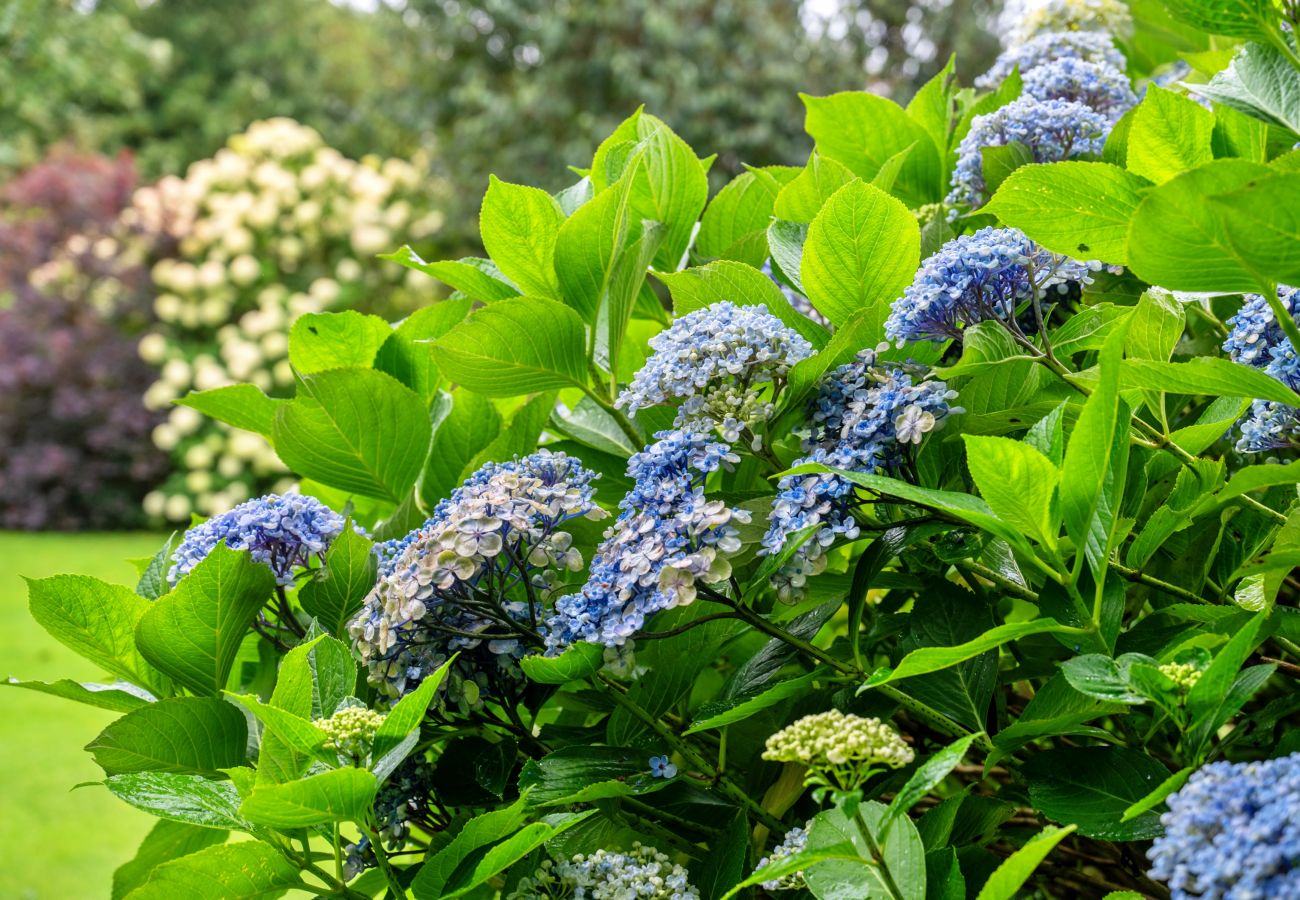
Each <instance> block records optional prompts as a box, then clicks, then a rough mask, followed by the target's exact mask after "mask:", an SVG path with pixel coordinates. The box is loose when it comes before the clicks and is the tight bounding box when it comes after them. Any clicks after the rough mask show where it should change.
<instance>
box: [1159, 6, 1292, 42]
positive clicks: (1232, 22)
mask: <svg viewBox="0 0 1300 900" xmlns="http://www.w3.org/2000/svg"><path fill="white" fill-rule="evenodd" d="M1163 3H1164V5H1165V9H1167V10H1169V14H1170V15H1172V16H1173V17H1174V18H1175V19H1177V20H1179V21H1180V22H1185V23H1187V24H1188V25H1191V26H1192V27H1193V28H1196V29H1197V30H1199V31H1208V32H1209V33H1210V34H1226V35H1229V36H1231V37H1239V38H1253V39H1264V40H1268V39H1269V38H1270V37H1272V36H1273V35H1274V34H1276V33H1277V30H1278V28H1277V22H1278V14H1277V10H1276V9H1275V7H1274V5H1273V3H1272V0H1163Z"/></svg>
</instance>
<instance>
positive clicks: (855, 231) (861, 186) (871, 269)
mask: <svg viewBox="0 0 1300 900" xmlns="http://www.w3.org/2000/svg"><path fill="white" fill-rule="evenodd" d="M920 258H921V231H920V228H919V227H918V226H917V224H916V219H915V218H914V217H913V216H912V214H911V212H909V211H908V209H907V207H906V206H904V205H903V204H902V203H900V202H899V201H897V200H895V199H894V198H893V197H891V196H889V195H888V194H886V193H885V192H884V191H881V190H879V189H877V188H873V187H872V186H871V185H869V184H866V183H864V182H853V183H851V184H848V185H845V186H844V187H842V188H840V189H839V190H838V191H836V193H835V195H834V196H833V197H831V199H830V200H828V201H827V202H826V205H825V206H824V207H823V208H822V211H821V212H820V213H818V214H817V218H815V219H814V220H813V222H812V225H810V226H809V228H808V240H807V242H806V243H805V244H804V251H803V260H802V264H801V268H800V272H799V274H800V278H801V280H802V281H803V285H804V288H805V289H806V293H807V295H808V299H809V300H810V301H811V302H812V304H813V306H815V307H816V308H817V310H818V311H819V312H821V313H822V314H823V315H824V316H826V318H828V319H830V320H831V321H832V322H834V323H836V324H842V323H844V322H845V321H847V320H848V319H849V318H850V317H851V316H852V315H854V314H855V313H858V312H862V311H865V312H866V314H867V315H869V316H872V317H873V318H874V319H875V320H877V321H878V322H879V333H880V339H883V338H884V323H885V319H886V318H888V317H889V307H890V304H891V303H893V301H894V300H895V299H897V298H898V297H900V296H901V295H902V293H903V289H904V288H905V287H907V286H908V285H909V284H911V283H912V278H913V276H914V275H915V274H916V268H917V266H918V265H920Z"/></svg>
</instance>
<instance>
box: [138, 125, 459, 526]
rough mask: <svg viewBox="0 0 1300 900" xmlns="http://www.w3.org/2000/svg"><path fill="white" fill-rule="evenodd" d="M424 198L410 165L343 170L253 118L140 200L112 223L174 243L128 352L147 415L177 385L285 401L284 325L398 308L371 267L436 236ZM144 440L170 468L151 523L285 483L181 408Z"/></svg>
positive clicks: (254, 449)
mask: <svg viewBox="0 0 1300 900" xmlns="http://www.w3.org/2000/svg"><path fill="white" fill-rule="evenodd" d="M437 196H438V194H437V188H436V186H434V187H431V186H430V182H429V180H428V179H427V178H426V177H425V172H424V169H423V167H422V166H420V165H419V163H418V161H417V162H415V163H410V162H406V161H403V160H398V159H379V158H376V157H366V158H365V159H362V160H359V161H358V160H351V159H348V158H346V157H344V156H343V155H342V154H340V153H339V152H338V151H336V150H334V149H332V148H331V147H329V146H327V145H326V144H325V142H324V141H323V140H322V138H321V136H320V135H319V134H318V133H317V132H316V131H314V130H313V129H311V128H308V127H306V126H303V125H300V124H298V123H297V122H294V121H293V120H291V119H283V118H281V119H271V120H268V121H265V122H257V123H254V124H253V125H251V126H250V127H249V128H248V130H247V131H245V132H244V133H242V134H238V135H235V136H234V137H232V138H231V139H230V142H229V144H228V146H226V147H225V148H223V149H222V150H220V151H218V152H217V154H216V155H215V156H214V157H213V158H212V159H208V160H202V161H200V162H197V163H195V164H194V165H192V166H191V167H190V169H189V171H188V173H187V174H186V176H185V177H184V178H175V177H169V178H164V179H163V180H162V181H161V182H159V183H158V184H157V185H155V186H153V187H150V188H146V189H142V190H141V191H139V192H138V193H137V195H136V198H135V202H134V204H133V206H132V207H131V208H130V209H128V210H127V211H126V213H125V214H124V217H123V218H124V225H126V226H128V227H133V228H136V227H140V225H141V224H142V223H147V222H154V221H159V220H164V221H167V222H168V223H169V226H170V228H171V230H172V232H173V233H175V234H178V235H179V250H178V252H177V253H176V255H175V256H174V257H172V256H168V257H166V258H163V259H160V260H158V261H157V262H156V263H155V264H154V266H153V270H152V272H153V281H154V286H155V289H156V291H157V296H156V298H155V300H154V312H155V314H156V316H157V320H158V322H157V327H156V328H155V329H154V330H153V331H152V332H151V333H149V334H147V335H146V336H145V337H144V338H143V339H142V340H141V341H140V355H141V356H142V357H143V358H144V359H145V361H146V362H149V363H150V364H152V365H155V366H157V368H158V376H159V377H158V380H157V381H156V382H155V383H154V384H153V385H152V386H151V387H150V388H149V390H148V391H147V393H146V395H145V403H146V405H148V406H149V407H150V408H152V409H166V408H168V407H171V406H172V402H173V401H174V400H176V399H178V398H180V397H183V396H185V394H186V393H188V392H189V391H191V390H208V389H211V388H216V387H222V386H225V385H230V384H235V383H239V382H251V383H252V384H255V385H257V386H258V387H259V388H261V389H262V390H264V391H266V392H267V393H269V394H271V395H272V396H275V395H283V394H286V393H289V392H290V388H291V386H292V383H293V370H292V368H291V366H290V363H289V358H288V338H287V334H288V331H289V328H290V327H291V325H292V324H293V322H294V320H296V319H297V318H298V317H299V316H302V315H303V314H305V313H318V312H325V311H328V310H333V309H358V308H359V309H363V310H367V311H377V312H381V313H384V314H386V315H389V316H393V315H397V316H400V315H401V314H402V312H404V311H406V310H409V309H410V308H412V307H413V305H414V298H413V294H411V293H410V292H409V291H408V289H407V280H406V275H407V273H406V272H405V270H403V269H401V268H400V267H399V266H397V265H395V264H392V263H387V262H381V261H378V260H376V259H375V256H376V255H377V254H379V253H382V252H384V251H386V250H390V249H392V247H394V246H396V245H398V244H400V243H405V242H408V241H414V242H416V243H417V244H418V243H419V242H422V241H426V240H428V239H429V238H431V237H432V236H433V235H435V234H436V233H437V232H438V231H439V229H440V228H441V226H442V214H441V212H439V211H438V209H437V204H436V200H437ZM153 439H154V443H156V444H157V445H158V447H160V448H162V449H163V450H165V451H167V452H169V453H171V454H172V457H173V459H174V461H175V471H174V473H173V475H172V477H171V478H170V479H169V480H168V481H167V482H166V483H165V484H163V485H162V486H161V487H159V488H158V489H157V490H155V491H153V492H152V493H150V494H149V496H148V497H147V498H146V500H145V507H146V511H147V512H148V513H149V514H150V515H151V516H155V517H160V518H164V519H167V520H169V521H173V522H184V521H186V520H188V519H189V517H190V515H191V514H192V513H197V514H199V515H203V516H209V515H212V514H214V513H218V512H222V511H224V510H226V509H229V508H230V507H232V506H234V505H236V504H238V503H240V502H241V501H243V500H246V499H248V498H249V497H250V496H254V495H256V494H259V493H262V492H263V491H264V490H265V489H267V488H270V487H275V488H277V489H283V488H284V487H285V486H287V485H286V484H285V483H284V482H288V481H289V480H288V479H287V478H286V477H285V469H284V466H283V465H282V464H281V463H280V461H279V459H278V458H277V457H276V455H275V453H274V451H272V450H271V448H270V446H269V445H268V444H267V443H266V441H264V440H263V439H262V438H260V437H259V436H257V435H254V434H251V433H248V432H240V431H237V430H235V429H231V428H230V427H228V426H226V425H222V424H219V423H213V422H210V421H204V420H203V417H201V416H200V415H199V414H198V413H197V412H195V411H194V410H191V409H187V408H185V407H173V408H172V409H171V412H170V414H169V416H168V419H167V421H165V422H164V423H162V424H161V425H159V426H158V427H157V428H156V429H155V430H154V433H153Z"/></svg>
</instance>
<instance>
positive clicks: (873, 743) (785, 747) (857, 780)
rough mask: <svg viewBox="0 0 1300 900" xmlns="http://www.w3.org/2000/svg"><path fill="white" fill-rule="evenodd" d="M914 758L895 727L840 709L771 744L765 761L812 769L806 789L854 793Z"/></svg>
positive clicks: (791, 728)
mask: <svg viewBox="0 0 1300 900" xmlns="http://www.w3.org/2000/svg"><path fill="white" fill-rule="evenodd" d="M915 756H916V754H915V753H913V752H912V748H911V747H909V746H908V745H907V742H906V741H904V740H903V738H902V736H901V735H900V734H899V733H898V732H897V731H895V730H894V729H893V728H892V727H891V726H889V725H887V724H886V723H884V722H882V721H881V720H880V719H876V718H862V717H861V716H856V715H853V714H852V713H847V714H846V713H842V712H840V711H839V710H838V709H831V710H827V711H826V712H822V713H814V714H812V715H808V716H804V717H803V718H802V719H798V720H796V721H795V722H793V723H791V724H790V725H787V726H786V727H785V728H783V729H781V730H780V731H778V732H777V733H776V734H773V735H772V736H771V737H769V738H768V739H767V748H766V749H765V750H764V751H763V759H766V760H771V761H773V762H788V763H797V764H799V765H802V766H806V767H807V769H808V778H807V783H808V784H818V785H822V786H826V787H835V788H838V789H840V790H845V791H850V790H854V789H856V788H857V787H858V786H859V785H861V784H862V783H863V782H864V781H866V780H867V779H868V778H870V777H871V775H872V774H873V773H874V772H875V771H876V770H878V769H880V768H883V767H888V768H891V769H898V768H902V767H903V766H905V765H907V764H908V763H910V762H911V761H912V760H913V759H914V758H915Z"/></svg>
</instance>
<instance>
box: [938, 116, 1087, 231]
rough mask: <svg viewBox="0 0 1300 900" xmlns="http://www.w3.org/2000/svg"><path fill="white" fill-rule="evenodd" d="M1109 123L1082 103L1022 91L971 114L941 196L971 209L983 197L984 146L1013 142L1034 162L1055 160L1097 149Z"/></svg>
mask: <svg viewBox="0 0 1300 900" xmlns="http://www.w3.org/2000/svg"><path fill="white" fill-rule="evenodd" d="M1111 124H1112V123H1111V121H1110V119H1108V118H1107V117H1106V116H1104V115H1102V114H1101V113H1099V112H1097V111H1096V110H1094V109H1093V108H1092V107H1090V106H1086V105H1085V104H1083V103H1078V102H1076V101H1073V100H1038V99H1036V98H1034V97H1032V96H1022V97H1021V98H1019V99H1018V100H1013V101H1011V102H1010V103H1008V104H1007V105H1006V106H1003V107H1001V108H999V109H996V110H994V111H993V112H991V113H988V114H986V115H982V116H976V117H975V118H974V120H973V121H972V122H971V127H970V131H969V132H968V133H967V134H966V136H965V137H964V138H962V140H961V144H960V145H959V146H958V148H957V166H956V168H955V169H954V170H953V173H952V191H951V193H949V194H948V199H947V202H948V204H949V205H950V206H954V207H956V206H961V205H965V206H968V207H970V208H971V209H977V208H979V207H980V206H983V205H984V203H985V202H987V200H988V199H989V198H988V190H987V186H986V185H985V183H984V153H983V151H984V150H985V149H987V148H990V147H1005V146H1006V145H1008V144H1011V143H1019V144H1023V145H1024V146H1025V147H1026V148H1027V149H1028V150H1029V152H1030V153H1031V154H1032V155H1033V160H1034V162H1038V163H1047V162H1060V161H1061V160H1066V159H1071V158H1073V157H1076V156H1080V155H1084V154H1100V153H1101V151H1102V147H1103V146H1104V145H1105V143H1106V136H1107V134H1109V132H1110V128H1111ZM955 212H956V210H954V214H955Z"/></svg>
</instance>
